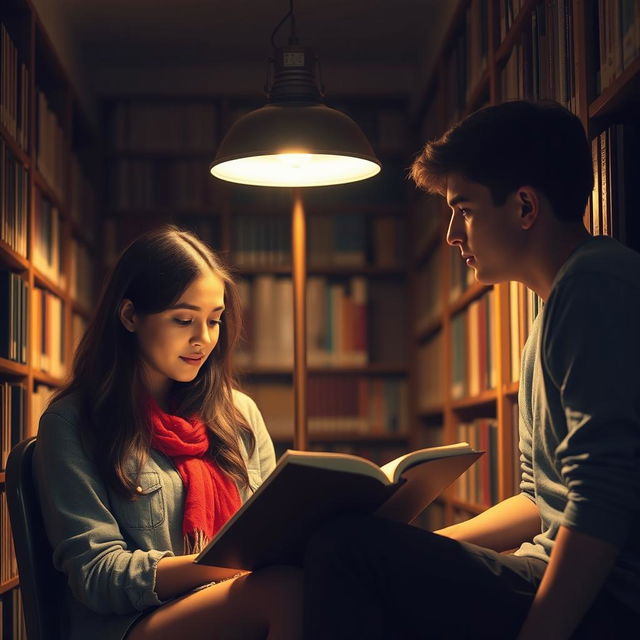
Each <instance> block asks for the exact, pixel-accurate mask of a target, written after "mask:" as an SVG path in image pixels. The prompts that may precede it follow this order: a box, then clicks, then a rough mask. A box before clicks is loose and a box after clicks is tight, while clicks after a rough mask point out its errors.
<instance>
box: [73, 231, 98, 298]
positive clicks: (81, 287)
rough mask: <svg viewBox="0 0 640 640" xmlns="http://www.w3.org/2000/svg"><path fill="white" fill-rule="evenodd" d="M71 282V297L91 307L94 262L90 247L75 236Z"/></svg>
mask: <svg viewBox="0 0 640 640" xmlns="http://www.w3.org/2000/svg"><path fill="white" fill-rule="evenodd" d="M69 282H70V294H71V298H72V299H73V300H76V301H77V302H79V303H80V304H81V305H83V306H84V308H85V309H89V308H90V306H91V303H92V301H93V292H94V264H93V260H92V258H91V255H90V252H89V248H88V247H87V246H86V245H85V244H83V243H82V242H79V241H78V240H76V239H75V238H72V239H71V260H70V268H69Z"/></svg>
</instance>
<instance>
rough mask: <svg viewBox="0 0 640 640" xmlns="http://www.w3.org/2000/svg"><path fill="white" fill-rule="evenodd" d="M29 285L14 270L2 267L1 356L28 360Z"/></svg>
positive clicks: (22, 361) (20, 361)
mask: <svg viewBox="0 0 640 640" xmlns="http://www.w3.org/2000/svg"><path fill="white" fill-rule="evenodd" d="M28 293H29V285H28V284H27V283H26V282H25V281H24V280H23V279H22V278H21V277H20V276H19V275H18V274H17V273H14V272H13V271H9V270H8V269H0V358H6V359H7V360H13V361H14V362H19V363H22V364H26V362H27V297H28Z"/></svg>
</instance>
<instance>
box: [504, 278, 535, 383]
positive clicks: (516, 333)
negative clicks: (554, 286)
mask: <svg viewBox="0 0 640 640" xmlns="http://www.w3.org/2000/svg"><path fill="white" fill-rule="evenodd" d="M542 304H543V303H542V299H541V298H540V296H538V295H537V294H536V293H535V291H533V290H531V289H528V288H527V287H526V286H525V285H524V284H522V283H521V282H514V281H511V282H509V356H510V358H509V360H510V373H511V380H512V382H516V381H517V380H520V361H521V356H522V349H523V348H524V345H525V342H526V341H527V338H528V337H529V334H530V333H531V327H532V326H533V323H534V321H535V319H536V317H537V315H538V313H539V312H540V310H541V309H542Z"/></svg>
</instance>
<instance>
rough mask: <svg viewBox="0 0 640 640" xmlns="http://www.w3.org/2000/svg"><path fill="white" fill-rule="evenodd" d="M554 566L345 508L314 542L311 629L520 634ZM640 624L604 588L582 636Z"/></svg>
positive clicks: (322, 634)
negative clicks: (547, 570) (348, 512)
mask: <svg viewBox="0 0 640 640" xmlns="http://www.w3.org/2000/svg"><path fill="white" fill-rule="evenodd" d="M545 568H546V563H545V562H544V561H542V560H537V559H535V558H526V557H520V556H514V555H509V554H499V553H496V552H495V551H492V550H490V549H485V548H483V547H479V546H477V545H473V544H468V543H459V542H456V541H454V540H451V539H449V538H445V537H443V536H439V535H436V534H433V533H429V532H427V531H423V530H421V529H418V528H416V527H412V526H408V525H403V524H399V523H396V522H390V521H387V520H383V519H381V518H375V517H368V516H354V517H348V518H343V519H340V520H338V521H337V522H334V523H332V524H331V525H329V526H328V527H325V528H324V529H322V530H321V531H320V532H319V533H318V534H317V535H316V536H315V537H314V538H313V539H312V541H311V543H310V545H309V548H308V550H307V554H306V558H305V566H304V573H305V578H304V579H305V594H304V602H305V605H304V606H305V635H304V637H305V640H320V639H322V640H341V639H344V640H356V639H358V640H359V639H360V638H362V639H366V640H378V639H380V640H382V639H384V640H391V639H396V638H397V639H398V640H400V639H402V640H413V639H418V638H420V639H423V638H433V639H437V640H439V639H443V640H452V639H458V638H460V639H462V638H470V639H471V638H473V639H474V640H475V639H481V638H486V639H492V640H498V639H502V638H504V639H508V638H516V637H517V634H518V631H519V629H520V627H521V626H522V623H523V622H524V619H525V617H526V615H527V612H528V610H529V607H530V605H531V602H532V600H533V597H534V595H535V592H536V589H537V587H538V585H539V583H540V580H541V579H542V575H543V573H544V570H545ZM629 625H631V626H629ZM639 625H640V617H639V616H637V615H636V614H634V613H632V612H630V611H628V610H626V609H625V608H624V607H622V605H619V604H618V603H617V602H616V601H614V600H613V599H612V598H610V597H608V596H607V595H606V594H602V595H601V596H599V597H598V599H597V601H596V603H595V604H594V605H593V606H592V608H591V610H590V611H589V612H588V614H587V615H586V617H585V619H584V620H583V622H582V624H581V625H580V628H579V630H578V631H577V632H576V634H575V635H574V637H575V638H593V639H594V640H595V639H596V638H597V639H598V640H608V639H616V640H617V639H618V638H620V639H623V638H632V637H635V636H633V635H631V636H630V635H628V634H629V631H628V630H630V629H633V630H634V631H633V633H636V632H637V631H638V629H639V628H640V627H639Z"/></svg>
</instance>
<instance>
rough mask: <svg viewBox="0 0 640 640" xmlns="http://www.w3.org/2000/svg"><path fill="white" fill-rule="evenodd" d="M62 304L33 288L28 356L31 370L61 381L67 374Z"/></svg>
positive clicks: (55, 298)
mask: <svg viewBox="0 0 640 640" xmlns="http://www.w3.org/2000/svg"><path fill="white" fill-rule="evenodd" d="M64 313H65V310H64V302H63V301H62V300H61V299H60V298H58V297H57V296H55V295H54V294H52V293H50V292H49V291H47V290H46V289H41V288H40V287H35V288H34V289H33V292H32V297H31V316H30V321H31V323H32V328H31V336H32V345H31V356H32V359H33V361H32V366H33V368H34V369H38V370H40V371H44V372H45V373H49V374H51V375H52V376H54V377H57V378H62V377H63V376H64V375H65V373H66V362H65V348H66V341H65V331H64V327H65V321H64Z"/></svg>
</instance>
